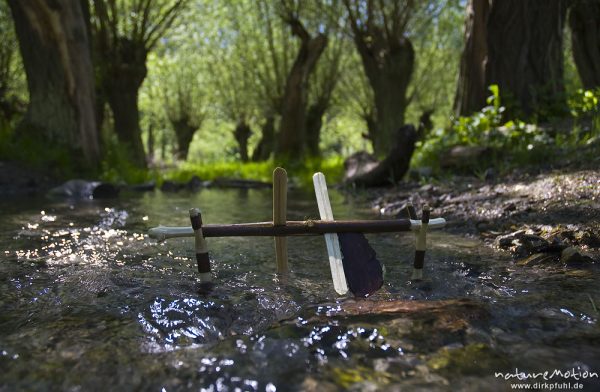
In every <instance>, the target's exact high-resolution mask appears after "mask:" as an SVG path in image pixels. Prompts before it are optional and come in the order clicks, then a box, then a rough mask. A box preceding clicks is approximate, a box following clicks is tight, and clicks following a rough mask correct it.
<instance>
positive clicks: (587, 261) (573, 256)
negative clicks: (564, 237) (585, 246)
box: [560, 247, 594, 267]
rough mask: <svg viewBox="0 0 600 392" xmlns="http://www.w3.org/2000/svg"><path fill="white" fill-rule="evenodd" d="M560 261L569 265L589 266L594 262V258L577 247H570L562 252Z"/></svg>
mask: <svg viewBox="0 0 600 392" xmlns="http://www.w3.org/2000/svg"><path fill="white" fill-rule="evenodd" d="M560 261H561V262H562V263H565V264H566V265H568V266H577V267H580V266H588V265H591V264H593V263H594V259H592V258H591V257H589V256H587V255H585V254H583V253H581V252H580V251H579V250H578V249H577V248H575V247H568V248H566V249H564V250H563V251H562V253H561V254H560Z"/></svg>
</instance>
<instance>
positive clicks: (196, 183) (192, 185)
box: [187, 176, 204, 191]
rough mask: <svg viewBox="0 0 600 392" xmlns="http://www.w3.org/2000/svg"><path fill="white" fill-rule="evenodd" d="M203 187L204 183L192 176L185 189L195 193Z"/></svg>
mask: <svg viewBox="0 0 600 392" xmlns="http://www.w3.org/2000/svg"><path fill="white" fill-rule="evenodd" d="M203 185H204V182H203V181H202V180H201V179H200V177H198V176H193V177H192V178H191V179H190V180H189V181H188V183H187V187H188V188H189V189H190V190H192V191H197V190H199V189H200V188H202V186H203Z"/></svg>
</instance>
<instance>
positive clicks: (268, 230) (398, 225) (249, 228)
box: [148, 218, 446, 241]
mask: <svg viewBox="0 0 600 392" xmlns="http://www.w3.org/2000/svg"><path fill="white" fill-rule="evenodd" d="M421 225H422V222H421V221H418V220H410V219H385V220H352V221H349V220H339V221H322V220H306V221H287V222H286V225H285V226H274V225H273V222H256V223H235V224H221V225H214V224H213V225H211V224H208V225H203V226H202V232H203V235H204V237H205V238H207V237H261V236H262V237H277V236H298V235H321V234H326V233H396V232H403V231H418V230H420V228H421ZM445 225H446V220H445V219H443V218H436V219H431V220H430V221H429V224H428V227H429V228H430V229H438V228H442V227H444V226H445ZM148 234H149V235H150V237H152V238H156V239H158V240H160V241H162V240H166V239H168V238H176V237H193V236H194V231H193V230H192V228H191V227H166V226H159V227H154V228H152V229H150V230H149V231H148Z"/></svg>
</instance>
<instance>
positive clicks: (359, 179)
mask: <svg viewBox="0 0 600 392" xmlns="http://www.w3.org/2000/svg"><path fill="white" fill-rule="evenodd" d="M416 142H417V131H415V127H414V126H412V125H410V124H408V125H404V126H403V127H401V128H400V129H398V131H397V132H396V140H395V142H394V144H393V145H392V148H391V149H390V151H389V153H388V155H387V157H386V158H385V159H384V160H382V161H381V162H379V163H378V164H377V166H375V167H373V168H372V169H371V170H369V171H368V172H366V173H361V174H358V175H356V176H354V177H350V178H349V179H347V180H346V183H350V184H355V185H357V186H364V187H377V186H387V185H393V184H395V183H397V182H399V181H401V180H402V178H403V177H404V175H405V174H406V172H407V171H408V168H409V164H410V159H411V157H412V154H413V152H414V151H415V143H416Z"/></svg>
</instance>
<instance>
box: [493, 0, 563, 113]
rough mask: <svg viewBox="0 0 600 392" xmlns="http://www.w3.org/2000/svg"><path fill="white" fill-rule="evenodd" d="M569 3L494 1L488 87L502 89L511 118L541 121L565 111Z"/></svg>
mask: <svg viewBox="0 0 600 392" xmlns="http://www.w3.org/2000/svg"><path fill="white" fill-rule="evenodd" d="M566 5H567V1H566V0H545V1H537V0H492V2H491V7H490V14H489V18H488V24H487V46H488V59H487V64H486V65H487V67H486V80H487V83H486V84H487V85H488V86H489V85H491V84H497V85H498V86H499V87H500V94H501V96H502V98H503V100H502V103H503V105H505V106H506V107H507V109H508V114H509V116H512V117H519V116H520V115H525V117H530V116H532V115H534V114H537V115H538V116H539V117H538V119H539V118H540V117H541V118H542V119H543V118H544V117H546V116H547V115H552V114H555V113H557V112H560V111H561V110H564V108H565V106H566V105H565V94H564V92H565V91H564V84H563V82H564V81H563V39H562V37H563V26H564V20H565V16H566Z"/></svg>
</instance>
